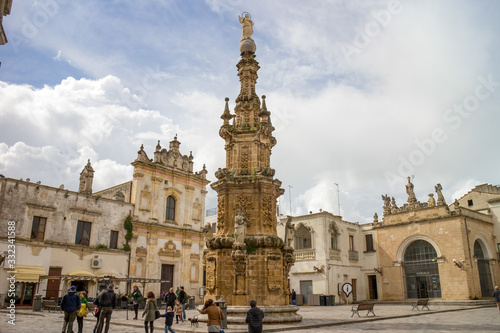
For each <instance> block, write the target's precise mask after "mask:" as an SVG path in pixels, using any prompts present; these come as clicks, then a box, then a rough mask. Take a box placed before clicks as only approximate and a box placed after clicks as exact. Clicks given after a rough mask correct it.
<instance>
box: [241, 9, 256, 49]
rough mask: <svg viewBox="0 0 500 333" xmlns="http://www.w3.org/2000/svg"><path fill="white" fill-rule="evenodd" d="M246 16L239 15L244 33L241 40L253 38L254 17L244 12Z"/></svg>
mask: <svg viewBox="0 0 500 333" xmlns="http://www.w3.org/2000/svg"><path fill="white" fill-rule="evenodd" d="M243 14H244V16H243V17H241V16H238V18H239V19H240V24H241V29H242V30H243V34H242V36H241V42H242V41H243V40H244V39H252V37H251V36H252V34H253V21H252V18H251V17H250V14H249V13H246V12H245V13H243ZM243 14H242V15H243Z"/></svg>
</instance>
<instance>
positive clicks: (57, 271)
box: [45, 267, 62, 298]
mask: <svg viewBox="0 0 500 333" xmlns="http://www.w3.org/2000/svg"><path fill="white" fill-rule="evenodd" d="M61 272H62V268H61V267H50V268H49V275H61ZM59 281H60V280H59V279H49V280H48V281H47V291H46V293H45V297H53V298H57V297H59Z"/></svg>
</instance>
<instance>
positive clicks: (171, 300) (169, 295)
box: [165, 293, 177, 309]
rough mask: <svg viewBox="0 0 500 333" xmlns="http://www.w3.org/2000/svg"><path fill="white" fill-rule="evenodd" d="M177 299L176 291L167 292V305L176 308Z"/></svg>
mask: <svg viewBox="0 0 500 333" xmlns="http://www.w3.org/2000/svg"><path fill="white" fill-rule="evenodd" d="M176 299H177V296H175V293H167V294H166V295H165V303H167V307H168V306H171V307H172V309H173V308H174V305H175V300H176Z"/></svg>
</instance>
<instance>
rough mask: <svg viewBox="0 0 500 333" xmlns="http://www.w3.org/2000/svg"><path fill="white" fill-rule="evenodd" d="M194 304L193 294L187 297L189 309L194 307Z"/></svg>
mask: <svg viewBox="0 0 500 333" xmlns="http://www.w3.org/2000/svg"><path fill="white" fill-rule="evenodd" d="M195 306H196V305H195V297H194V296H191V297H189V300H188V307H189V308H190V309H194V307H195Z"/></svg>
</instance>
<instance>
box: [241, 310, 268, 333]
mask: <svg viewBox="0 0 500 333" xmlns="http://www.w3.org/2000/svg"><path fill="white" fill-rule="evenodd" d="M263 318H264V312H262V310H261V309H259V308H258V307H253V308H250V310H248V312H247V318H246V320H245V321H246V322H247V323H248V332H250V333H261V332H262V319H263Z"/></svg>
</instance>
